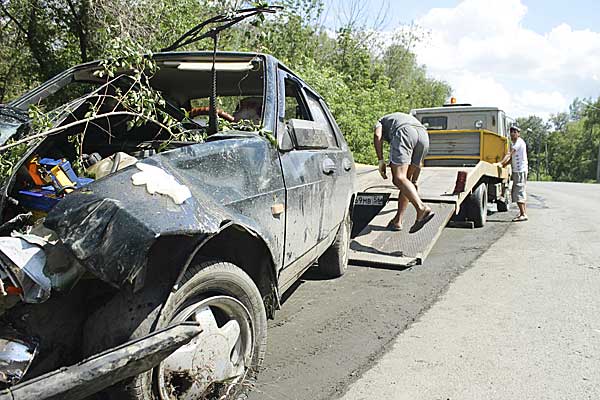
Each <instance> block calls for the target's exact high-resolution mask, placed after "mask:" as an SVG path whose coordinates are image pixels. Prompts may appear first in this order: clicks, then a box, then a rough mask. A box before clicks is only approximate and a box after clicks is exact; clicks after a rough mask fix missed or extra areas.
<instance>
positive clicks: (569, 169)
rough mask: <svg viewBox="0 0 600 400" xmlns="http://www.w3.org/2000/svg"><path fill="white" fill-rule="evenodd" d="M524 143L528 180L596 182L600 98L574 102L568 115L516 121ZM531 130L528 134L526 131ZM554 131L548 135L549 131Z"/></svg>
mask: <svg viewBox="0 0 600 400" xmlns="http://www.w3.org/2000/svg"><path fill="white" fill-rule="evenodd" d="M518 122H519V124H520V126H521V128H522V129H523V131H522V136H523V138H524V140H525V141H526V142H527V150H528V156H529V169H530V177H531V179H536V180H538V179H539V180H557V181H569V182H591V181H596V179H597V173H598V170H597V168H598V155H599V152H600V98H599V99H598V100H597V101H596V102H595V103H593V104H592V102H591V100H581V99H579V98H576V99H574V100H573V103H572V104H571V105H570V107H569V112H568V113H566V112H563V113H558V114H555V115H552V116H550V119H549V121H548V123H545V122H544V121H543V120H542V119H541V118H539V117H537V116H530V117H528V118H522V119H518ZM527 128H530V129H532V132H527V131H526V129H527ZM551 128H552V129H553V130H552V131H550V129H551Z"/></svg>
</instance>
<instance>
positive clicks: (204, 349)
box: [108, 261, 267, 400]
mask: <svg viewBox="0 0 600 400" xmlns="http://www.w3.org/2000/svg"><path fill="white" fill-rule="evenodd" d="M182 321H197V322H200V325H201V326H202V329H203V332H202V333H200V334H199V335H198V336H197V337H196V338H195V339H194V340H193V341H192V342H190V343H189V344H187V345H185V346H183V347H181V348H180V349H178V350H176V351H175V352H174V353H173V354H171V355H170V356H169V357H167V358H166V359H165V360H164V361H163V362H162V363H160V364H159V365H158V366H157V367H156V368H154V369H153V370H152V371H148V372H146V373H144V374H141V375H138V376H137V377H135V378H133V379H132V380H129V381H126V382H123V383H121V384H119V385H117V386H116V387H113V388H111V390H110V391H109V393H108V394H109V397H110V398H111V399H115V400H116V399H119V400H121V399H131V400H172V399H207V400H208V399H236V400H237V399H245V398H246V397H247V394H248V392H249V391H250V388H251V387H252V386H253V383H254V381H255V379H256V375H257V373H258V369H259V367H260V365H261V364H262V361H263V359H264V354H265V351H266V344H267V317H266V312H265V308H264V304H263V301H262V297H261V295H260V292H259V291H258V288H257V287H256V285H255V284H254V282H253V281H252V279H251V278H250V277H249V276H248V275H247V274H246V273H245V272H244V271H243V270H241V269H240V268H238V267H237V266H235V265H233V264H231V263H228V262H221V261H209V262H204V263H201V264H198V265H196V266H193V267H190V268H189V269H188V271H187V272H186V273H185V277H184V279H183V282H182V285H181V287H180V288H179V290H177V291H176V292H175V293H174V294H173V295H172V296H170V297H169V298H168V299H167V301H166V302H165V304H164V307H163V310H162V312H161V316H160V317H159V320H158V322H157V324H156V325H157V326H156V328H155V329H160V328H161V327H165V326H168V325H169V324H173V323H177V322H182ZM136 336H137V335H136Z"/></svg>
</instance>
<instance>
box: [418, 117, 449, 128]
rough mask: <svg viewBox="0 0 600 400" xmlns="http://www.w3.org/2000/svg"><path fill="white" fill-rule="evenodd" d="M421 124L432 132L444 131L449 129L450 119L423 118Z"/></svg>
mask: <svg viewBox="0 0 600 400" xmlns="http://www.w3.org/2000/svg"><path fill="white" fill-rule="evenodd" d="M421 123H422V124H423V125H424V126H425V127H426V128H427V129H429V130H430V131H434V130H438V131H439V130H442V131H443V130H446V129H447V128H448V117H423V118H422V119H421Z"/></svg>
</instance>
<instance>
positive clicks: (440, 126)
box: [349, 101, 514, 267]
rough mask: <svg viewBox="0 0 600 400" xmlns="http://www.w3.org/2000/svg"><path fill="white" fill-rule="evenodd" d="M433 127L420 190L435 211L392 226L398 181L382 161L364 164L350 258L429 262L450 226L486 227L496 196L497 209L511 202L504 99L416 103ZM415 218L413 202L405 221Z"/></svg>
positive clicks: (395, 263) (396, 264) (408, 263)
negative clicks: (414, 228)
mask: <svg viewBox="0 0 600 400" xmlns="http://www.w3.org/2000/svg"><path fill="white" fill-rule="evenodd" d="M411 114H412V115H414V116H415V117H416V118H417V119H418V120H419V121H421V123H422V124H423V125H424V126H425V127H426V128H427V131H428V133H429V141H430V147H429V153H428V155H427V157H426V158H425V161H424V166H423V168H422V169H421V174H420V176H419V181H418V187H419V194H420V196H421V199H422V200H423V202H425V203H426V204H427V205H429V206H430V207H431V208H432V209H433V210H434V211H435V217H434V218H433V219H432V220H431V221H430V222H429V223H427V224H426V225H425V227H423V229H421V230H420V231H418V232H416V233H414V234H409V233H408V229H404V230H402V231H391V230H389V229H388V228H386V225H387V223H388V222H389V220H390V219H391V218H392V217H393V215H394V213H395V210H396V208H397V200H398V189H396V187H395V186H393V185H392V184H391V182H390V180H389V178H388V180H387V181H384V180H382V178H381V177H380V175H379V173H378V171H377V168H376V167H371V166H361V167H359V168H358V169H357V173H358V185H359V189H360V190H361V191H360V192H359V193H358V194H357V196H356V200H355V203H354V209H353V222H354V226H353V230H352V235H351V237H352V242H351V243H350V254H349V259H350V260H351V261H353V262H356V263H361V264H384V265H388V266H392V267H409V266H413V265H418V264H422V263H423V261H424V260H425V258H426V257H427V255H428V254H429V252H430V251H431V249H432V248H433V246H434V245H435V242H436V241H437V239H438V238H439V236H440V234H441V232H442V229H443V228H444V227H445V226H446V225H447V224H448V223H449V222H451V221H452V223H453V224H454V225H456V226H464V227H471V228H479V227H482V226H483V225H484V224H485V222H486V219H487V213H488V204H489V203H495V204H496V207H497V211H500V212H502V211H507V210H508V208H509V205H510V191H509V179H510V170H509V168H508V167H507V168H503V167H501V166H500V165H498V164H495V163H498V162H499V161H500V160H501V159H502V158H503V156H504V155H505V154H506V152H507V151H508V149H509V133H508V131H509V129H510V126H511V125H512V124H513V123H514V121H513V120H512V119H511V118H510V117H508V116H506V114H505V113H504V111H502V110H500V109H498V108H496V107H473V106H471V105H470V104H456V103H455V101H453V102H451V104H448V105H445V106H443V107H435V108H421V109H415V110H411ZM414 219H415V209H414V207H412V206H411V205H409V207H408V209H407V211H406V214H405V223H404V224H405V226H408V225H409V224H411V223H412V222H413V221H414Z"/></svg>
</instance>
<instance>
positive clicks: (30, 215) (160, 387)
mask: <svg viewBox="0 0 600 400" xmlns="http://www.w3.org/2000/svg"><path fill="white" fill-rule="evenodd" d="M153 58H154V60H155V61H156V63H157V65H158V67H159V70H158V72H156V74H155V75H154V76H153V78H152V80H151V85H152V87H153V88H154V89H156V90H159V91H160V92H162V95H163V96H164V98H165V99H166V104H165V109H167V110H168V112H169V114H170V115H172V116H174V117H175V118H178V119H180V120H184V119H186V113H187V117H191V119H192V120H188V121H187V122H186V126H187V127H188V128H189V129H191V130H197V131H199V132H203V131H205V130H206V128H207V125H208V117H207V116H206V115H205V114H206V112H205V110H206V108H205V106H206V104H207V101H208V97H209V95H210V89H209V88H210V86H211V85H210V82H211V74H210V69H211V67H212V63H211V60H212V53H210V54H209V53H202V52H195V53H159V54H156V55H154V56H153ZM216 61H217V62H216V64H215V67H216V69H217V93H216V94H217V96H218V99H219V108H220V110H219V115H220V116H221V117H222V118H225V119H228V120H229V121H231V122H232V123H233V125H232V126H233V129H229V130H222V131H220V132H218V133H216V134H213V135H210V136H208V137H207V138H206V140H204V141H202V142H174V141H168V140H165V138H163V137H161V135H162V132H161V130H160V129H159V128H158V127H156V126H153V125H152V124H145V125H141V126H138V127H134V128H133V129H131V130H127V129H126V128H125V126H126V125H127V123H126V122H127V121H126V118H123V117H118V118H117V117H115V118H103V119H101V120H97V121H93V122H94V123H93V124H89V126H88V128H87V129H88V131H87V132H86V135H85V137H84V140H83V142H82V143H81V144H80V150H81V154H80V155H82V156H83V157H82V158H83V159H85V160H86V168H84V169H85V170H90V169H92V170H93V171H95V175H94V176H93V177H92V178H90V177H89V176H78V174H77V173H76V172H75V170H76V169H75V168H74V167H73V165H74V163H75V162H76V159H77V154H75V153H74V150H73V149H74V146H73V144H72V143H71V142H70V141H69V138H70V137H72V136H73V135H75V134H77V132H78V131H77V128H73V129H71V128H69V129H65V130H63V131H61V132H59V133H57V134H55V135H51V136H48V137H45V138H44V139H43V140H42V141H40V142H37V143H36V144H35V145H33V146H31V147H30V148H28V150H27V152H26V153H25V156H23V158H22V159H21V160H19V161H18V163H17V164H16V165H15V168H14V173H13V174H12V175H11V176H10V177H9V178H8V180H7V181H6V182H5V184H4V187H3V189H2V201H1V207H2V210H1V218H2V225H1V226H0V231H1V234H2V236H0V274H1V275H0V276H1V277H2V293H1V296H2V297H1V300H0V312H1V313H2V315H1V316H0V319H1V321H2V322H1V323H0V326H1V327H2V332H0V346H2V347H3V349H4V350H5V351H4V352H2V351H0V384H1V385H3V386H4V387H6V389H4V391H0V398H2V399H4V397H3V396H15V398H18V395H19V394H21V396H23V397H21V398H27V396H37V397H38V398H45V397H51V396H52V395H54V396H56V398H82V396H84V395H89V394H92V393H94V392H96V391H99V390H103V389H106V390H105V391H104V394H103V395H104V396H107V398H115V399H151V398H156V399H172V398H184V399H187V398H212V397H216V398H218V397H221V396H225V397H228V398H238V397H240V396H244V393H245V392H246V391H247V390H248V388H250V387H251V386H252V382H253V380H254V379H255V376H256V371H257V369H258V367H259V366H260V364H261V362H262V359H263V356H264V353H265V346H266V337H267V333H266V319H267V317H272V316H273V313H274V311H275V310H276V309H277V308H278V307H279V299H280V296H281V294H282V293H283V292H284V291H285V290H286V289H288V288H289V287H290V286H291V285H292V284H293V283H294V282H295V281H296V280H297V279H298V278H299V277H300V275H302V273H303V272H304V271H305V270H306V269H307V268H309V267H310V266H311V265H312V264H314V263H315V261H318V262H319V268H321V269H322V270H323V272H324V273H325V274H327V275H330V276H341V275H342V274H343V273H344V271H345V268H346V265H347V250H348V238H349V232H350V229H351V222H350V211H351V204H352V201H353V195H354V181H355V167H354V161H353V158H352V155H351V152H350V151H349V149H348V146H347V144H346V142H345V140H344V137H343V135H342V133H341V132H340V129H339V127H338V126H337V124H336V123H335V120H334V118H333V117H332V115H331V113H330V111H329V110H328V108H327V106H326V104H325V103H324V101H323V99H322V98H321V97H320V96H319V95H318V94H317V93H316V92H315V91H314V90H312V89H311V88H310V87H309V86H308V85H306V84H305V83H304V82H303V81H302V80H301V79H300V78H299V77H297V76H296V75H294V74H293V73H292V72H291V71H290V70H289V69H288V68H287V67H285V66H284V65H283V64H282V63H280V62H279V61H278V60H276V59H275V58H273V57H271V56H269V55H262V54H247V53H225V52H220V53H218V54H217V60H216ZM97 69H98V63H88V64H84V65H80V66H77V67H74V68H72V69H70V70H67V71H65V72H64V73H62V74H60V75H59V76H57V77H56V78H54V79H53V80H51V81H49V82H47V83H45V84H43V85H42V86H40V87H39V88H36V89H34V90H33V91H31V92H29V93H27V94H25V95H24V96H22V97H21V98H19V99H17V100H15V101H13V102H12V103H9V104H8V105H6V106H2V108H1V109H0V121H1V123H0V129H2V141H6V140H7V139H8V138H9V137H12V136H15V135H17V136H18V135H19V132H20V130H26V129H27V124H28V120H27V115H26V110H27V108H28V106H29V105H30V104H42V105H43V104H44V103H45V102H47V103H48V104H50V102H51V101H54V99H56V98H60V99H63V101H65V102H69V104H72V105H73V104H74V105H75V107H74V111H71V112H70V115H69V116H65V118H63V119H59V121H60V122H58V126H60V124H68V123H69V121H70V120H71V119H72V118H74V117H73V115H75V116H76V115H77V114H78V110H77V96H73V95H72V97H75V98H74V99H71V98H68V96H66V95H65V94H64V93H66V94H69V93H71V94H72V93H80V92H78V91H79V90H81V93H86V90H87V91H89V90H94V88H97V87H98V85H99V81H98V79H97V77H96V76H95V75H94V71H96V70H97ZM73 87H77V88H78V89H76V90H71V89H70V88H73ZM82 88H83V89H82ZM67 89H69V90H67ZM244 107H247V109H242V108H244ZM72 109H73V107H72ZM181 109H183V110H185V112H186V113H184V112H183V111H180V110H181ZM70 118H71V119H70ZM239 118H244V119H253V120H254V121H253V122H254V123H255V124H256V123H258V125H260V126H261V129H262V130H263V131H265V132H272V135H273V136H274V138H275V140H276V143H272V142H271V141H269V140H267V139H266V138H265V137H264V136H261V135H260V134H258V133H257V132H255V131H243V130H238V129H235V126H236V125H235V122H236V121H237V120H238V119H239ZM108 133H109V134H108ZM41 175H45V176H46V177H50V179H51V180H52V182H50V183H48V182H47V181H40V179H39V178H40V176H41ZM87 175H90V174H87ZM65 177H66V178H65ZM65 182H67V183H66V184H65ZM168 327H180V328H179V329H180V330H179V331H173V330H169V329H170V328H168ZM177 338H178V339H177ZM158 342H160V343H163V345H157V344H156V343H158ZM148 343H153V344H152V345H150V344H148ZM164 343H168V344H169V346H170V347H169V349H170V350H169V351H168V352H167V351H165V348H167V347H168V346H167V345H164ZM131 346H133V347H131ZM165 346H167V347H165ZM123 349H125V350H123ZM131 349H134V350H136V351H135V352H134V351H133V350H131ZM129 350H131V351H129ZM159 350H162V352H160V351H159ZM123 351H124V352H123ZM133 353H136V354H138V355H139V362H137V363H131V366H130V365H129V364H128V365H127V367H123V366H122V364H120V361H122V357H123V354H133ZM159 353H160V356H159V355H158V354H159ZM107 357H108V358H111V357H112V358H111V360H112V361H111V362H104V360H106V358H107ZM125 358H127V357H125ZM161 360H162V361H161ZM130 361H131V360H130ZM92 362H94V363H95V364H94V365H95V366H94V367H91V366H90V365H92V364H90V363H92ZM133 364H135V365H133ZM66 366H72V367H70V368H71V369H69V371H70V374H54V373H53V371H56V370H57V369H59V368H62V367H66ZM117 366H120V367H119V368H117ZM82 371H86V372H85V374H84V373H82ZM86 374H87V375H86ZM67 375H68V376H67ZM84 375H86V376H87V379H84ZM90 375H91V376H92V378H90ZM69 377H70V378H69ZM59 378H60V379H62V380H60V379H59ZM69 379H70V380H69ZM57 380H59V382H57ZM64 380H68V382H65V381H64ZM109 386H110V387H109ZM107 387H108V388H107ZM41 388H42V389H43V390H42V391H41V392H40V390H41ZM61 388H62V389H61ZM65 388H67V389H65ZM36 390H37V392H36ZM53 390H55V392H53ZM61 390H62V391H61ZM8 393H11V394H8ZM52 393H54V394H52ZM69 396H71V397H69ZM7 398H11V397H7Z"/></svg>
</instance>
